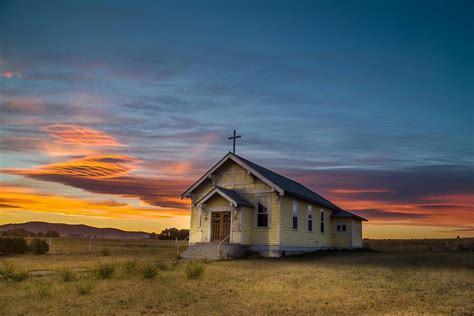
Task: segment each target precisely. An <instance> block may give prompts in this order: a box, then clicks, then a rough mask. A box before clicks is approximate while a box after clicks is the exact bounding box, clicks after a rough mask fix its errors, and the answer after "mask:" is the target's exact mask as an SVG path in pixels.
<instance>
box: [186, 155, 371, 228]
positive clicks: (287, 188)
mask: <svg viewBox="0 0 474 316" xmlns="http://www.w3.org/2000/svg"><path fill="white" fill-rule="evenodd" d="M228 159H231V160H233V161H234V162H236V163H237V164H239V165H240V166H241V167H243V168H244V169H246V170H248V171H249V172H250V173H252V174H254V175H255V176H256V177H258V178H259V179H260V180H262V181H263V182H265V183H266V184H268V185H269V186H270V187H272V188H273V189H274V190H275V191H277V192H278V193H279V194H280V195H285V194H288V195H291V196H294V197H297V198H301V199H303V200H306V201H309V202H312V203H315V204H319V205H322V206H325V207H327V208H329V209H332V210H334V211H336V212H335V213H334V214H333V216H336V217H354V218H358V219H361V220H366V219H365V218H362V217H360V216H357V215H355V214H352V213H350V212H348V211H345V210H343V209H341V208H340V207H339V206H337V205H335V204H334V203H332V202H330V201H329V200H327V199H325V198H324V197H322V196H321V195H319V194H317V193H316V192H314V191H312V190H310V189H308V188H307V187H305V186H304V185H302V184H300V183H298V182H296V181H293V180H291V179H289V178H287V177H285V176H282V175H280V174H278V173H276V172H273V171H271V170H269V169H267V168H264V167H262V166H260V165H257V164H256V163H253V162H251V161H249V160H247V159H245V158H243V157H240V156H237V155H235V154H233V153H230V152H229V153H228V154H227V155H225V156H224V157H223V158H222V159H221V160H219V162H218V163H216V164H215V165H214V166H213V167H212V168H211V169H209V171H208V172H206V173H205V174H204V175H203V176H202V177H201V178H200V179H199V180H198V181H196V182H195V183H194V184H193V185H192V186H191V187H189V188H188V189H187V190H186V191H185V192H183V194H181V198H183V197H189V194H190V193H191V192H192V191H193V190H194V189H195V188H196V187H197V186H199V184H201V183H202V182H203V181H204V180H205V179H206V178H208V177H209V176H210V175H211V174H212V173H213V172H214V171H215V170H217V169H218V168H219V167H220V166H221V165H223V164H224V163H225V162H226V161H227V160H228ZM221 189H222V188H221Z"/></svg>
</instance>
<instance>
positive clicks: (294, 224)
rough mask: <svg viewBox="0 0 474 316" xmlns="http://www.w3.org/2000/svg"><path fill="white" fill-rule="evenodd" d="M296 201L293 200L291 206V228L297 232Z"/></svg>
mask: <svg viewBox="0 0 474 316" xmlns="http://www.w3.org/2000/svg"><path fill="white" fill-rule="evenodd" d="M298 204H299V203H298V201H297V200H293V202H292V206H291V227H292V229H294V230H298V207H299V205H298Z"/></svg>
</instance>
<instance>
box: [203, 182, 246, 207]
mask: <svg viewBox="0 0 474 316" xmlns="http://www.w3.org/2000/svg"><path fill="white" fill-rule="evenodd" d="M215 194H219V195H220V196H222V197H223V198H225V199H226V200H228V201H229V202H231V203H232V205H233V206H235V207H237V206H247V207H253V205H252V204H251V203H250V202H249V201H247V200H246V199H244V198H243V197H242V196H241V195H240V194H239V193H237V192H235V191H234V190H229V189H225V188H221V187H217V186H215V187H214V188H213V189H212V190H211V191H209V193H207V194H206V195H205V196H203V197H202V198H201V199H200V200H199V201H197V202H196V205H198V206H200V205H201V204H204V203H205V202H206V201H207V200H209V199H210V198H211V197H213V196H214V195H215Z"/></svg>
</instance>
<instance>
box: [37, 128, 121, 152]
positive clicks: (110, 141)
mask: <svg viewBox="0 0 474 316" xmlns="http://www.w3.org/2000/svg"><path fill="white" fill-rule="evenodd" d="M42 130H43V131H44V132H46V133H48V134H49V135H50V136H51V137H53V138H54V139H56V141H57V142H58V143H60V144H72V145H82V146H94V147H126V145H124V144H122V143H120V142H119V141H118V140H117V139H116V138H115V137H113V136H111V135H109V134H107V133H105V132H102V131H99V130H97V129H93V128H87V127H83V126H78V125H72V124H53V125H48V126H46V127H44V128H43V129H42Z"/></svg>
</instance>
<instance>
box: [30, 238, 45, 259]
mask: <svg viewBox="0 0 474 316" xmlns="http://www.w3.org/2000/svg"><path fill="white" fill-rule="evenodd" d="M30 249H31V251H32V252H33V253H34V254H35V255H44V254H45V253H47V252H48V251H49V245H48V243H47V242H46V240H43V239H40V238H34V239H33V240H32V241H31V243H30Z"/></svg>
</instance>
